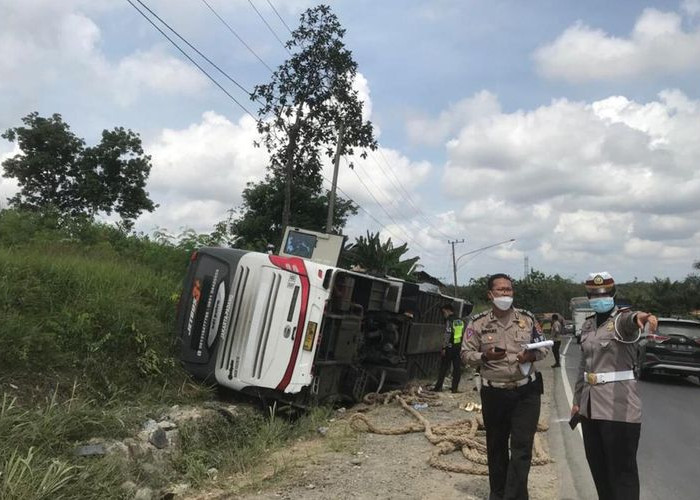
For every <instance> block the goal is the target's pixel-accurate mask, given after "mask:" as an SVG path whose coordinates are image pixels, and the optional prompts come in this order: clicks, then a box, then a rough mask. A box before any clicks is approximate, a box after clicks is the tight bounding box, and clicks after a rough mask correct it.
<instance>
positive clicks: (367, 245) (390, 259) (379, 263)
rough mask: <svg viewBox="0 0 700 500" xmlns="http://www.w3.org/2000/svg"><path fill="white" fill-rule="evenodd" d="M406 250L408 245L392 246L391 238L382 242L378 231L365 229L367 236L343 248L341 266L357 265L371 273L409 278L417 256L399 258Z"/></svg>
mask: <svg viewBox="0 0 700 500" xmlns="http://www.w3.org/2000/svg"><path fill="white" fill-rule="evenodd" d="M406 252H408V245H407V244H406V243H404V244H403V245H401V246H398V247H394V244H393V243H392V242H391V238H389V239H388V240H386V241H385V242H384V243H382V241H381V239H380V237H379V233H370V232H369V231H367V237H366V238H365V237H364V236H360V237H359V238H356V239H355V243H354V244H352V245H349V246H348V247H346V248H345V251H344V252H343V257H342V264H341V265H343V267H346V268H348V269H349V268H351V267H353V266H359V267H361V268H362V269H364V270H366V271H367V272H369V273H371V274H378V275H380V276H386V275H388V276H394V277H396V278H402V279H408V280H411V279H412V278H411V275H412V273H413V269H414V267H415V265H416V263H417V262H418V259H419V257H412V258H410V259H406V260H401V257H402V256H403V255H404V254H405V253H406Z"/></svg>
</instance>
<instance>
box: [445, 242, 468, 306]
mask: <svg viewBox="0 0 700 500" xmlns="http://www.w3.org/2000/svg"><path fill="white" fill-rule="evenodd" d="M447 243H449V244H450V245H452V277H453V278H454V285H455V295H454V296H455V297H456V296H457V261H456V260H455V244H456V243H464V239H461V240H455V241H450V240H447Z"/></svg>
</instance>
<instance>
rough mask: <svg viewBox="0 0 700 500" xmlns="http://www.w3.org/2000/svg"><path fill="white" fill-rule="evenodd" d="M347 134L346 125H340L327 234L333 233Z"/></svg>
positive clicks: (329, 198)
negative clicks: (342, 154)
mask: <svg viewBox="0 0 700 500" xmlns="http://www.w3.org/2000/svg"><path fill="white" fill-rule="evenodd" d="M344 134H345V125H343V124H342V123H341V124H340V129H339V130H338V145H337V146H336V149H335V156H334V157H333V182H332V183H331V192H330V193H328V216H327V217H326V234H331V233H332V232H333V211H334V210H335V190H336V187H337V186H338V167H339V165H340V151H341V150H342V149H343V135H344Z"/></svg>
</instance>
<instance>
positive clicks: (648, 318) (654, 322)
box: [637, 312, 659, 333]
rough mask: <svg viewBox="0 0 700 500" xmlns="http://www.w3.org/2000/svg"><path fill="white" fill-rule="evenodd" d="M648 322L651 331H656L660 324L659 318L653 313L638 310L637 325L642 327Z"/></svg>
mask: <svg viewBox="0 0 700 500" xmlns="http://www.w3.org/2000/svg"><path fill="white" fill-rule="evenodd" d="M646 324H649V333H654V332H655V331H656V329H657V328H658V326H659V320H658V319H656V316H654V315H653V314H651V313H645V312H638V313H637V326H638V327H639V328H640V329H642V328H644V325H646Z"/></svg>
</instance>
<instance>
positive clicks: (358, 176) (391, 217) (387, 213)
mask: <svg viewBox="0 0 700 500" xmlns="http://www.w3.org/2000/svg"><path fill="white" fill-rule="evenodd" d="M344 160H345V163H346V164H347V158H344ZM350 170H352V171H353V172H354V174H355V175H356V176H357V179H358V180H359V181H360V184H362V186H363V187H364V188H365V191H367V193H368V194H369V195H370V196H371V197H372V199H373V200H374V202H375V203H376V204H377V205H378V206H379V208H381V209H382V211H383V212H384V213H385V214H386V216H387V217H388V218H389V220H391V222H393V223H394V224H395V225H396V227H398V228H400V229H401V231H402V232H403V233H405V234H406V236H408V232H407V231H406V230H405V229H403V228H402V227H401V225H400V224H399V223H398V222H396V219H394V217H393V216H392V215H391V214H390V213H389V211H388V210H387V209H386V208H384V205H382V204H381V203H380V202H379V200H378V199H377V198H376V196H374V194H373V193H372V191H371V190H370V189H369V187H368V186H367V184H365V181H363V180H362V177H360V174H358V173H357V171H356V170H355V169H354V168H351V169H350ZM401 239H403V240H404V241H406V242H409V243H412V244H414V245H416V246H417V247H418V248H420V249H421V250H423V251H424V252H425V253H429V254H432V253H433V252H431V251H430V250H428V249H427V248H425V247H424V246H423V245H421V244H420V243H418V242H417V241H415V240H412V239H411V238H410V237H409V238H401Z"/></svg>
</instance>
